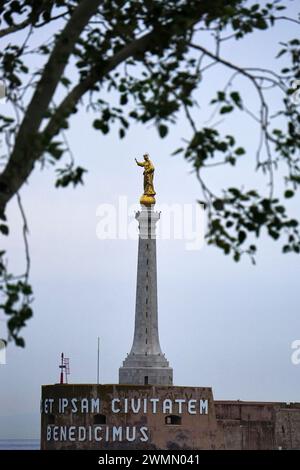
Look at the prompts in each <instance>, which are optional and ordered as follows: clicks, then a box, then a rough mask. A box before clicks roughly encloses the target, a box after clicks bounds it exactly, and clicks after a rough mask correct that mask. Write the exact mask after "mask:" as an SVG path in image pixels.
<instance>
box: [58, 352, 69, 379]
mask: <svg viewBox="0 0 300 470" xmlns="http://www.w3.org/2000/svg"><path fill="white" fill-rule="evenodd" d="M60 357H61V363H60V366H59V368H60V383H61V384H63V383H66V384H67V383H68V375H70V359H69V358H68V357H65V356H64V353H61V356H60ZM64 376H65V381H64Z"/></svg>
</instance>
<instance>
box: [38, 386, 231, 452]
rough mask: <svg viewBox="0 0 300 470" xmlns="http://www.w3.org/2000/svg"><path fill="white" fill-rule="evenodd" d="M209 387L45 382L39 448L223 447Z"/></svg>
mask: <svg viewBox="0 0 300 470" xmlns="http://www.w3.org/2000/svg"><path fill="white" fill-rule="evenodd" d="M222 448H224V439H223V435H222V432H220V431H219V429H218V425H217V420H216V415H215V408H214V401H213V395H212V390H211V388H206V387H205V388H204V387H174V386H170V387H169V386H151V385H89V384H88V385H67V384H64V385H45V386H43V387H42V423H41V449H120V450H126V449H169V450H171V449H174V450H176V449H222Z"/></svg>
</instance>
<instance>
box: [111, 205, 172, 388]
mask: <svg viewBox="0 0 300 470" xmlns="http://www.w3.org/2000/svg"><path fill="white" fill-rule="evenodd" d="M141 207H142V209H141V211H139V212H137V214H136V216H135V217H136V219H137V221H138V223H139V248H138V265H137V286H136V306H135V327H134V338H133V344H132V348H131V351H130V353H129V354H128V355H127V357H126V359H125V361H124V362H123V366H122V367H120V369H119V383H120V384H134V385H142V384H151V385H172V384H173V369H172V368H171V367H169V362H168V361H167V359H166V357H165V355H164V354H163V352H162V350H161V347H160V343H159V335H158V315H157V271H156V234H155V228H156V222H157V221H158V220H159V218H160V213H159V212H156V211H154V210H153V206H151V207H146V206H141Z"/></svg>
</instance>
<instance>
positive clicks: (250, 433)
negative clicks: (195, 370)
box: [215, 401, 300, 450]
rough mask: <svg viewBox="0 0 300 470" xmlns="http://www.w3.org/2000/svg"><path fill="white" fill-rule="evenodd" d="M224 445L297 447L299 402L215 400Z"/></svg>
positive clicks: (247, 447)
mask: <svg viewBox="0 0 300 470" xmlns="http://www.w3.org/2000/svg"><path fill="white" fill-rule="evenodd" d="M215 410H216V417H217V421H218V426H219V428H220V431H222V432H223V434H224V440H225V448H226V449H240V450H241V449H244V450H245V449H249V450H260V449H280V448H281V449H300V403H276V402H243V401H215Z"/></svg>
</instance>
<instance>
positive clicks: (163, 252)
mask: <svg viewBox="0 0 300 470" xmlns="http://www.w3.org/2000/svg"><path fill="white" fill-rule="evenodd" d="M294 10H296V9H295V8H294ZM41 34H42V33H41ZM297 36H298V28H297V26H294V25H292V24H291V23H285V24H282V25H281V26H280V27H277V28H276V29H273V30H271V31H269V32H258V33H256V34H255V35H253V36H252V35H250V36H249V38H247V39H245V40H243V41H242V42H238V43H236V44H235V45H230V43H229V42H228V43H225V47H224V57H225V58H227V59H230V60H232V61H234V62H236V63H239V64H242V65H249V66H251V65H261V66H273V65H274V56H275V55H276V53H277V51H278V41H279V40H281V41H283V40H286V39H290V38H293V37H297ZM203 41H206V40H205V39H204V36H203ZM207 44H208V45H209V43H207ZM226 77H227V75H226V72H225V71H223V69H221V68H219V69H214V68H213V69H211V71H208V73H207V76H206V78H205V80H204V81H203V82H202V83H201V85H200V88H199V93H198V95H197V98H198V101H199V103H200V109H199V111H198V113H197V114H196V115H195V117H196V119H197V122H198V124H199V125H203V123H204V122H205V120H206V119H207V118H208V116H209V112H208V108H207V107H206V106H205V103H207V102H209V100H210V99H211V98H213V95H214V92H215V90H217V89H221V88H222V85H223V86H224V81H225V79H226ZM238 85H239V86H240V87H241V89H243V90H245V96H246V98H248V99H250V101H251V100H252V95H253V92H252V90H251V88H250V87H249V86H248V85H246V84H245V82H244V81H240V82H238V83H237V87H238ZM253 96H254V95H253ZM112 99H114V97H113V96H112ZM2 106H5V105H2ZM255 106H256V103H255V98H253V109H255ZM94 118H95V116H94V115H93V114H91V113H87V112H85V111H84V109H82V110H81V111H80V112H79V113H78V114H77V115H76V116H74V118H72V125H71V129H70V130H69V131H68V134H67V135H68V139H69V142H70V144H71V148H72V150H73V153H74V155H75V157H76V160H77V161H78V164H79V165H82V166H84V167H85V168H87V169H88V170H89V172H88V174H87V175H86V177H85V185H84V186H82V187H78V188H77V189H76V190H73V189H72V188H70V189H55V188H54V182H55V172H54V169H53V168H51V167H49V168H48V169H46V170H44V171H40V169H39V168H38V167H37V168H36V170H35V172H34V174H33V175H32V176H31V177H30V181H29V184H28V185H26V187H23V188H22V192H21V195H22V198H23V203H24V206H25V209H26V213H27V217H28V222H29V227H30V237H29V242H30V252H31V263H32V270H31V282H32V284H33V287H34V296H35V301H34V305H33V307H34V312H35V314H34V318H33V319H32V320H30V322H29V323H28V326H27V328H26V329H25V330H24V336H25V339H26V348H25V349H21V348H16V347H14V346H13V345H12V344H11V345H9V347H8V351H7V365H5V366H0V380H1V387H0V438H2V439H4V438H22V437H28V438H30V437H38V436H39V400H40V391H41V385H42V384H53V383H56V382H58V380H59V369H58V363H59V357H60V353H61V352H62V351H63V352H64V353H65V355H66V356H68V357H69V358H70V363H71V376H70V381H71V382H74V383H92V382H95V381H96V360H97V336H100V338H101V359H100V362H101V364H100V366H101V370H100V381H101V383H117V381H118V368H119V367H120V366H121V364H122V361H123V360H124V358H125V356H126V354H127V352H129V350H130V348H131V342H132V337H133V326H134V307H135V288H136V285H135V283H136V263H137V241H136V240H119V239H117V240H99V239H98V238H97V237H96V227H97V223H98V222H99V218H97V216H96V211H97V208H98V207H99V206H100V205H101V204H104V203H111V204H114V205H115V206H117V205H118V198H119V196H127V197H128V204H129V205H130V204H134V203H136V202H138V199H139V196H140V194H141V191H142V174H141V169H140V168H138V167H136V166H135V163H134V158H135V157H137V158H141V156H142V154H143V153H145V152H149V154H150V156H151V158H152V160H153V162H154V164H155V167H156V174H155V187H156V191H157V201H158V202H160V203H162V204H172V203H181V204H183V203H185V204H195V201H196V200H197V199H200V198H201V193H200V188H199V186H198V183H197V181H196V178H195V176H194V175H193V174H192V173H191V168H190V167H189V166H188V164H187V162H185V161H184V160H183V159H182V157H181V156H176V157H170V154H171V153H172V151H174V150H175V149H176V148H177V147H179V146H180V145H181V138H182V137H188V136H189V135H190V130H189V128H188V126H187V124H186V123H185V121H184V120H183V119H179V121H178V124H177V125H176V126H175V127H173V129H172V131H171V132H170V133H169V135H168V137H167V138H166V139H163V140H161V139H160V138H159V137H158V135H157V131H156V129H155V128H154V127H153V126H151V125H144V126H141V125H133V126H132V127H131V129H130V131H129V133H128V136H127V137H126V138H125V139H124V140H122V141H120V140H119V138H118V133H117V129H115V130H114V131H112V132H111V133H110V134H109V135H108V136H107V137H104V136H102V135H101V134H100V133H99V132H96V131H95V130H93V129H92V126H91V123H92V121H93V119H94ZM221 129H222V130H223V131H224V132H231V133H233V134H235V135H236V136H238V138H239V143H241V144H242V145H243V144H244V145H245V146H247V149H248V152H247V155H246V156H245V157H243V160H242V162H241V164H240V165H239V166H238V167H237V168H234V169H229V170H225V169H224V170H223V169H222V170H220V171H219V170H218V171H215V170H211V173H210V174H209V175H208V181H209V183H210V184H211V185H213V187H214V188H222V187H226V186H228V184H231V183H236V184H237V185H238V186H240V185H242V184H244V185H245V187H249V188H251V187H254V186H255V184H257V185H258V187H262V181H263V179H262V178H261V177H259V176H255V178H254V177H253V172H252V169H253V167H254V153H255V144H256V143H257V140H258V134H257V128H256V126H255V125H254V124H253V123H252V122H251V121H249V120H248V119H246V118H245V117H243V116H242V115H241V114H240V115H239V114H238V115H237V116H236V117H233V118H231V119H230V120H228V121H226V122H225V123H223V124H222V127H221ZM61 166H62V165H61ZM292 210H294V213H295V215H297V216H299V198H298V200H297V201H295V202H293V205H292ZM132 217H133V213H131V214H130V217H129V220H131V221H132ZM161 217H162V219H163V217H164V213H162V214H161ZM8 218H9V224H10V228H11V235H10V237H9V240H8V242H7V248H8V249H9V260H10V263H11V264H10V266H11V269H12V270H15V272H18V271H22V270H23V267H24V249H23V242H22V237H21V226H22V225H21V224H22V221H21V217H20V214H19V211H18V209H17V205H16V201H15V200H14V201H12V202H11V203H10V205H9V209H8ZM280 246H281V245H280V243H274V242H273V241H271V240H268V239H266V238H262V240H261V241H260V243H259V254H258V257H257V265H256V266H253V265H252V264H251V263H250V261H249V260H248V259H247V258H245V259H244V260H242V261H241V262H240V263H238V264H236V263H234V262H233V261H232V259H231V258H228V257H225V256H224V255H223V254H222V253H221V252H219V251H218V250H217V249H215V248H211V247H207V246H204V247H203V248H202V249H201V250H198V251H188V250H187V249H186V243H185V241H183V240H158V242H157V251H158V253H157V256H158V300H159V329H160V339H161V346H162V349H163V351H164V352H165V353H166V357H167V358H168V360H169V361H170V364H171V366H172V367H173V369H174V384H175V385H194V386H211V387H212V388H213V393H214V397H215V398H216V399H218V400H220V399H224V400H226V399H241V400H261V401H299V382H300V365H299V366H295V365H293V364H292V362H291V354H292V349H291V343H292V341H294V340H295V339H300V318H299V276H300V264H299V257H298V256H297V255H282V254H281V250H280ZM2 318H3V317H2ZM0 328H2V332H4V323H3V322H0Z"/></svg>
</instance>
